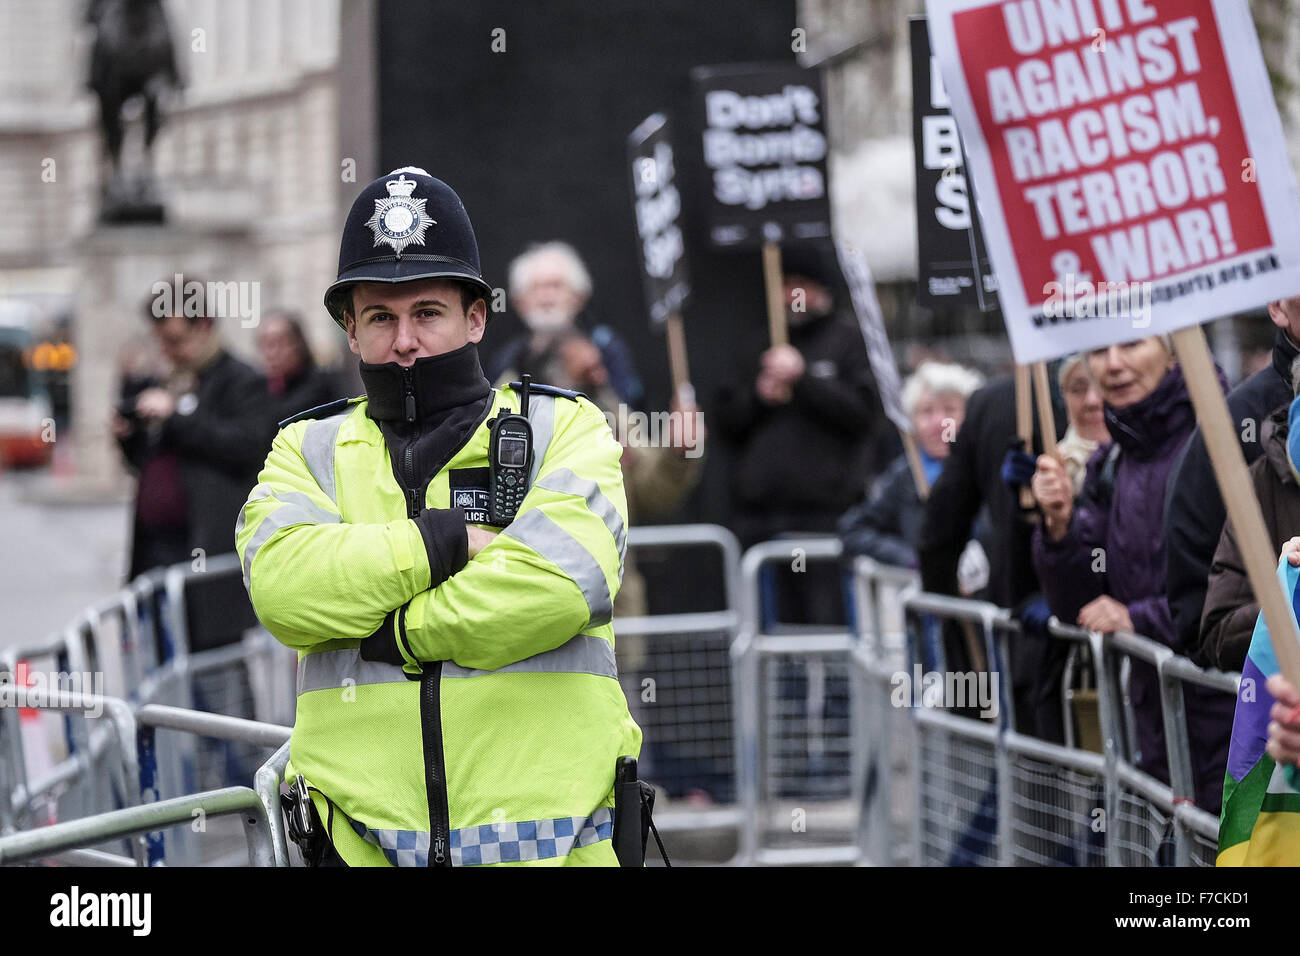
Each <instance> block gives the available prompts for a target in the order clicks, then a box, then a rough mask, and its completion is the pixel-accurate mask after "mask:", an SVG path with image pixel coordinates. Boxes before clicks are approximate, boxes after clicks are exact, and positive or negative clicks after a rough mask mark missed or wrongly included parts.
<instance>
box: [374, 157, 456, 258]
mask: <svg viewBox="0 0 1300 956" xmlns="http://www.w3.org/2000/svg"><path fill="white" fill-rule="evenodd" d="M384 185H385V186H387V187H388V198H387V199H376V200H375V214H374V215H373V216H371V217H370V218H369V219H367V220H366V225H367V226H369V227H370V228H371V229H372V230H373V231H374V233H375V245H379V244H380V243H381V242H386V243H388V245H390V246H392V247H393V252H394V253H395V254H396V256H397V258H399V259H400V258H402V250H403V249H405V248H406V247H407V246H409V245H410V244H411V243H415V244H416V245H420V246H422V245H424V231H425V230H426V229H428V228H429V227H430V226H436V225H437V224H438V223H437V222H436V221H435V220H433V219H431V218H429V214H428V213H426V212H425V211H424V204H425V202H426V201H427V200H424V199H412V198H411V193H413V192H414V191H415V187H416V186H417V185H418V183H416V181H415V180H414V179H407V178H406V174H405V173H402V174H401V175H400V176H398V177H397V178H396V179H390V180H388V182H386V183H384Z"/></svg>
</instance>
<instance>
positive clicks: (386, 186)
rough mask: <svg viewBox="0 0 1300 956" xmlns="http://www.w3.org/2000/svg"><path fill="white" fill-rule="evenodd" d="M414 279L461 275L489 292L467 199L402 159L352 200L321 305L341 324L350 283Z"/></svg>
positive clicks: (457, 276)
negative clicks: (335, 265)
mask: <svg viewBox="0 0 1300 956" xmlns="http://www.w3.org/2000/svg"><path fill="white" fill-rule="evenodd" d="M413 279H460V280H464V281H466V282H469V283H470V284H471V285H474V286H477V287H479V288H480V289H482V290H483V294H484V296H485V297H490V296H491V295H492V287H491V286H490V285H488V284H487V283H486V282H484V281H483V275H482V272H481V270H480V269H479V263H478V241H477V240H476V239H475V238H474V227H473V226H471V225H470V222H469V213H467V212H466V211H465V204H464V203H462V202H461V201H460V197H459V196H457V195H456V192H455V190H453V189H452V188H451V187H450V186H448V185H447V184H446V183H444V182H443V181H442V180H440V179H434V178H433V177H432V176H430V175H429V174H428V173H427V172H425V171H424V170H423V169H419V168H417V167H415V166H403V167H402V168H401V169H395V170H393V171H392V172H391V173H389V174H388V175H387V176H380V177H379V178H378V179H376V180H375V181H374V182H372V183H371V184H370V185H369V186H367V187H366V188H365V189H364V190H362V192H361V195H360V196H358V197H357V200H356V202H354V203H353V204H352V211H351V212H349V213H348V219H347V222H346V223H345V224H344V226H343V240H342V242H341V243H340V245H339V276H338V278H337V279H336V280H334V283H333V284H332V285H331V286H330V287H329V288H328V289H326V290H325V308H327V309H329V312H330V315H332V316H333V317H334V321H335V322H337V323H338V324H339V325H340V326H342V325H343V310H344V308H345V307H346V306H347V304H348V290H349V289H350V288H351V287H352V285H353V284H354V283H357V282H410V281H411V280H413Z"/></svg>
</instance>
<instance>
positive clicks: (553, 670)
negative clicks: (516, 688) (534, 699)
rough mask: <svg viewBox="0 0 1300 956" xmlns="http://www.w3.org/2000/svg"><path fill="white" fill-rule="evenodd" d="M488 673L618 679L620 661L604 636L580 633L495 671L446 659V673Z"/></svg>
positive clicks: (462, 674) (481, 674) (444, 664)
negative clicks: (585, 675)
mask: <svg viewBox="0 0 1300 956" xmlns="http://www.w3.org/2000/svg"><path fill="white" fill-rule="evenodd" d="M488 674H592V675H594V676H596V677H612V678H614V679H615V680H617V679H618V665H617V664H616V663H615V661H614V645H613V644H611V643H610V642H609V641H607V640H605V639H604V638H601V637H592V636H590V635H589V634H579V635H578V636H576V637H571V638H569V639H568V640H567V641H565V642H564V643H563V644H561V645H560V646H559V647H557V648H555V649H554V650H550V651H543V652H542V653H540V654H534V655H533V656H532V657H525V658H524V659H523V660H522V661H515V662H514V663H513V664H507V665H506V666H505V667H498V668H497V669H496V670H494V671H485V670H476V669H474V668H470V667H461V666H460V665H459V664H455V663H452V662H451V661H445V662H444V663H443V665H442V676H443V677H485V676H487V675H488Z"/></svg>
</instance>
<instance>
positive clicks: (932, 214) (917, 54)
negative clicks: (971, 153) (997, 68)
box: [910, 17, 997, 312]
mask: <svg viewBox="0 0 1300 956" xmlns="http://www.w3.org/2000/svg"><path fill="white" fill-rule="evenodd" d="M910 22H911V33H912V144H913V147H914V148H915V151H916V245H917V254H918V268H917V283H916V298H917V301H918V302H920V303H921V304H922V305H926V306H930V307H932V308H933V307H937V306H946V305H978V306H979V307H980V308H981V309H983V310H984V311H986V312H987V311H989V310H991V309H994V308H996V307H997V280H996V277H995V276H994V275H993V273H992V269H991V267H990V266H989V261H988V254H987V253H986V252H985V251H984V239H983V237H982V236H981V235H980V225H979V216H977V215H975V214H974V210H973V207H974V203H973V202H972V201H971V187H970V181H969V180H968V179H967V178H966V154H965V152H964V150H963V149H962V145H961V138H960V137H959V136H958V134H957V121H956V120H955V119H953V115H952V112H951V111H950V109H949V107H948V94H947V93H946V91H945V90H944V88H943V78H942V77H941V76H940V75H939V70H938V67H937V66H936V65H935V61H934V57H932V56H931V54H930V35H929V31H928V30H927V29H926V22H925V17H913V18H912V19H911V21H910Z"/></svg>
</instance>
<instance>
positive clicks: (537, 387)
mask: <svg viewBox="0 0 1300 956" xmlns="http://www.w3.org/2000/svg"><path fill="white" fill-rule="evenodd" d="M507 384H508V385H509V386H510V388H512V389H514V390H515V391H516V392H517V391H519V390H520V389H521V388H523V387H524V384H523V382H508V383H507ZM528 394H529V395H551V396H554V397H555V398H567V399H569V401H572V402H576V401H577V400H578V399H580V398H587V395H586V394H585V393H583V392H575V391H573V390H572V389H568V388H557V387H556V386H554V385H543V384H542V383H541V382H529V383H528ZM588 400H589V399H588Z"/></svg>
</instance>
